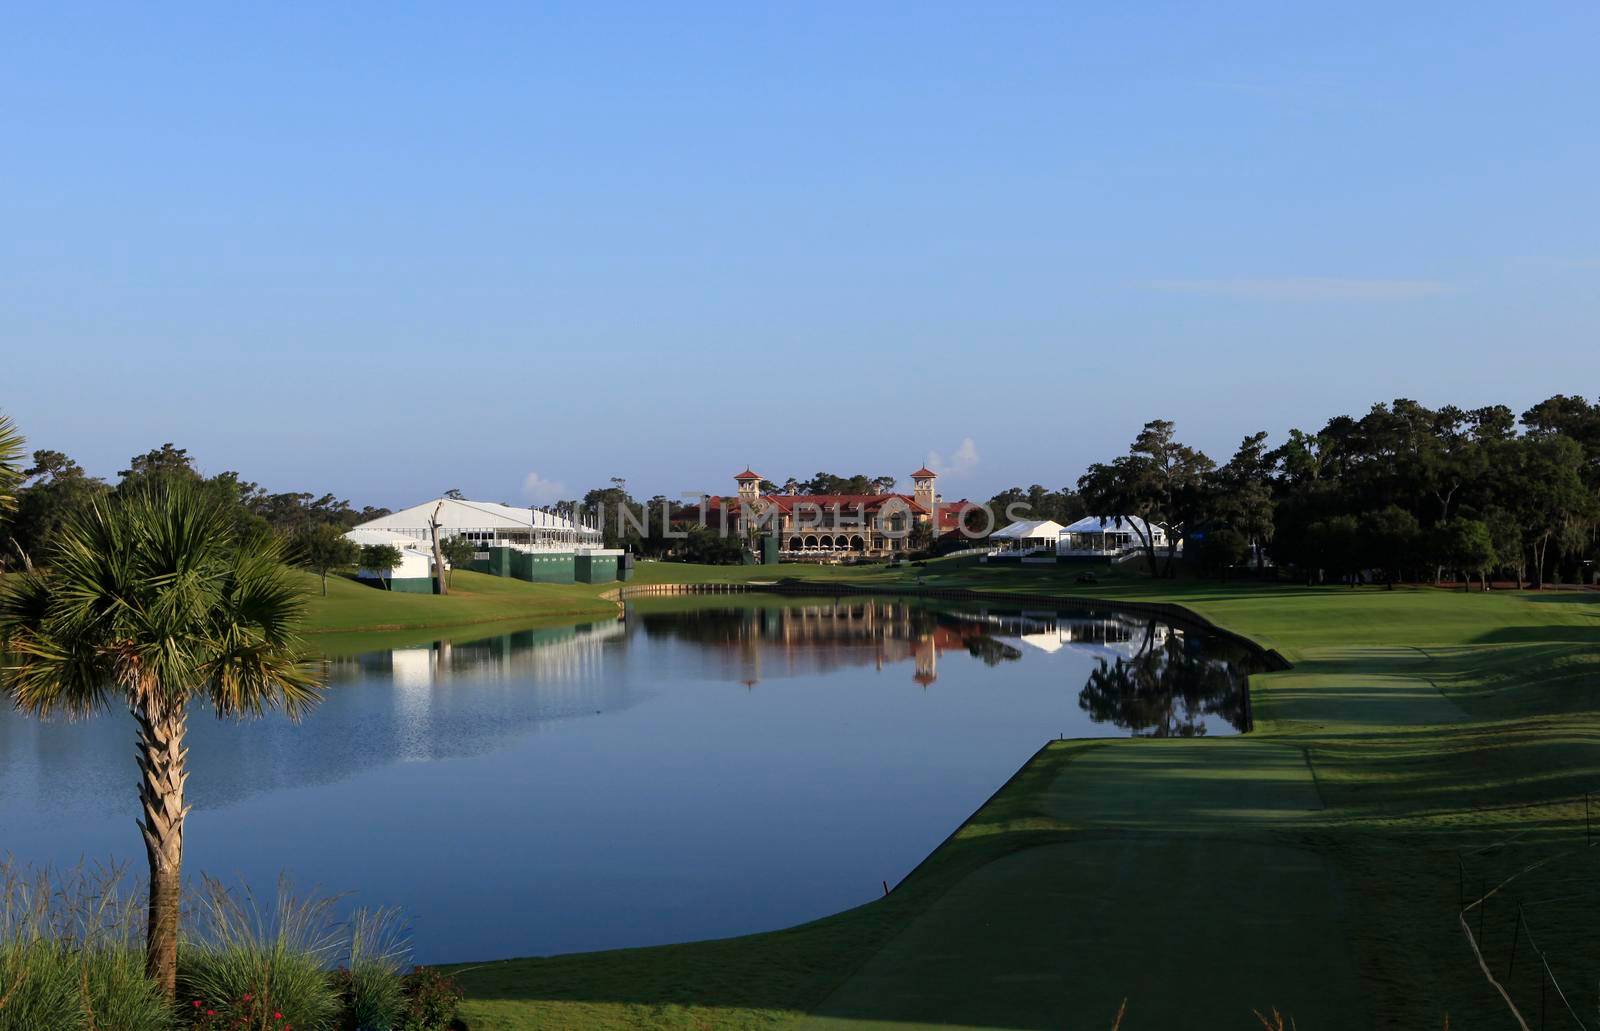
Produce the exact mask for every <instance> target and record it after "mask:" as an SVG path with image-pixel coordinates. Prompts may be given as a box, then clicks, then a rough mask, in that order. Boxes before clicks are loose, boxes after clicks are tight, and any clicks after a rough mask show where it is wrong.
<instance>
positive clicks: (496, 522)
mask: <svg viewBox="0 0 1600 1031" xmlns="http://www.w3.org/2000/svg"><path fill="white" fill-rule="evenodd" d="M435 508H437V509H438V510H439V529H440V531H441V532H443V533H444V534H445V535H446V536H453V535H454V534H456V533H460V532H465V531H477V532H493V533H495V534H496V535H497V536H498V535H500V534H504V533H516V532H518V531H520V532H522V533H524V534H526V533H527V532H528V531H529V530H553V531H558V532H563V533H575V534H578V535H580V536H590V537H599V536H600V531H599V530H598V529H595V528H594V527H592V526H586V525H581V524H574V523H573V521H572V520H571V519H568V518H567V517H566V516H561V515H557V514H556V513H554V512H546V511H544V510H543V509H537V508H535V509H528V508H513V507H512V506H510V505H501V504H497V503H496V502H493V501H462V500H457V499H455V498H435V499H433V500H432V501H424V502H423V503H422V504H420V505H412V506H411V507H410V508H403V509H401V510H400V511H398V512H391V513H389V514H388V515H386V516H379V517H378V518H376V519H372V520H369V521H367V522H365V523H362V524H361V525H360V526H358V527H356V529H358V530H383V531H386V532H388V533H395V534H402V535H405V536H408V537H427V536H428V535H429V533H428V521H429V520H430V519H432V518H433V512H434V509H435Z"/></svg>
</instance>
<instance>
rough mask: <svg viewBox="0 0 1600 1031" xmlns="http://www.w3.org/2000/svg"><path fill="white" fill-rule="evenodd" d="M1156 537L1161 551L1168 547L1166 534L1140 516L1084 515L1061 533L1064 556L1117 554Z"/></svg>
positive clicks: (1059, 549) (1059, 551)
mask: <svg viewBox="0 0 1600 1031" xmlns="http://www.w3.org/2000/svg"><path fill="white" fill-rule="evenodd" d="M1151 534H1154V535H1155V538H1154V543H1155V546H1156V547H1158V548H1164V547H1166V545H1167V534H1166V531H1165V530H1163V529H1162V528H1161V527H1159V526H1156V525H1154V524H1152V523H1147V522H1145V521H1144V520H1143V519H1140V518H1139V517H1138V516H1122V517H1121V518H1118V517H1117V516H1084V517H1083V518H1082V519H1079V520H1078V521H1077V522H1075V523H1073V524H1072V525H1070V526H1066V527H1063V528H1062V530H1061V544H1060V546H1059V547H1058V548H1057V549H1056V552H1057V554H1061V555H1115V554H1117V553H1119V552H1122V551H1126V550H1127V549H1129V548H1136V547H1139V546H1141V544H1142V543H1143V542H1144V541H1145V540H1147V539H1149V538H1150V535H1151Z"/></svg>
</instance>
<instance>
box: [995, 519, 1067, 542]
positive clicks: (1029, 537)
mask: <svg viewBox="0 0 1600 1031" xmlns="http://www.w3.org/2000/svg"><path fill="white" fill-rule="evenodd" d="M1060 536H1061V524H1060V523H1058V522H1056V521H1055V520H1054V519H1021V520H1018V521H1017V522H1014V523H1012V524H1010V525H1009V526H1003V527H1001V528H1000V529H998V530H996V531H995V532H994V533H991V534H990V535H989V539H990V540H991V541H997V542H999V543H1001V544H1006V545H1009V546H1011V547H1014V548H1015V547H1020V548H1035V547H1044V546H1046V545H1048V546H1050V547H1052V548H1053V547H1055V545H1056V539H1057V538H1058V537H1060Z"/></svg>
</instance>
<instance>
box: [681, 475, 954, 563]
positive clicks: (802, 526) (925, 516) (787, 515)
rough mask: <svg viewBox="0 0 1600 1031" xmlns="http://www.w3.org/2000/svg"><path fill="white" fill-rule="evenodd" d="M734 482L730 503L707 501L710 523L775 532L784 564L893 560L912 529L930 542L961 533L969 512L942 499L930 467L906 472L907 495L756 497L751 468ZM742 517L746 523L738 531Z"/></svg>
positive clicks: (908, 541) (756, 482)
mask: <svg viewBox="0 0 1600 1031" xmlns="http://www.w3.org/2000/svg"><path fill="white" fill-rule="evenodd" d="M734 481H735V482H736V483H737V484H738V492H737V494H736V495H735V496H734V497H732V498H726V499H724V498H710V499H708V501H707V505H708V509H709V511H708V516H709V518H710V519H711V520H715V521H717V522H718V523H720V525H725V526H727V527H728V529H729V530H730V531H733V532H738V533H744V532H745V531H747V530H754V531H755V532H757V533H759V534H762V535H772V534H775V535H776V536H777V539H778V543H779V549H780V551H781V553H782V554H783V556H784V557H785V558H808V557H817V558H831V557H841V556H845V557H847V556H852V555H856V556H861V557H883V556H892V555H896V554H899V553H901V552H905V551H909V550H910V549H911V543H912V542H911V537H912V533H913V531H915V530H916V529H917V528H919V527H920V528H923V529H925V530H927V531H928V534H929V536H930V538H931V537H936V536H941V535H943V534H945V533H949V532H952V531H955V530H958V529H960V527H961V517H962V515H963V513H964V512H965V511H966V510H967V509H968V508H970V507H972V502H969V501H967V500H965V499H963V500H961V501H951V502H946V501H944V500H943V499H941V498H940V496H939V493H938V491H937V489H936V483H937V481H938V474H937V473H935V472H934V471H933V470H931V469H918V470H917V471H916V472H914V473H912V474H911V484H912V487H911V493H910V494H899V493H887V494H763V493H762V492H761V482H762V480H761V475H760V474H759V473H757V472H754V471H753V470H750V469H746V470H745V471H744V472H742V473H739V474H738V475H737V476H735V477H734ZM745 513H749V514H750V518H751V519H752V521H753V525H751V526H748V527H747V526H746V525H745V523H744V519H745Z"/></svg>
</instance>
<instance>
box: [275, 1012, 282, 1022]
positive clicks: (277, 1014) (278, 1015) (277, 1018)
mask: <svg viewBox="0 0 1600 1031" xmlns="http://www.w3.org/2000/svg"><path fill="white" fill-rule="evenodd" d="M272 1019H273V1020H282V1019H283V1014H282V1013H274V1014H273V1015H272Z"/></svg>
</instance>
